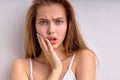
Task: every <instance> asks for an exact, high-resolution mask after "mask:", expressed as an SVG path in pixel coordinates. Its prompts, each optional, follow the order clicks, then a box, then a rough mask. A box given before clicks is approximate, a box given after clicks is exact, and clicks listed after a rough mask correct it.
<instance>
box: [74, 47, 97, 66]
mask: <svg viewBox="0 0 120 80" xmlns="http://www.w3.org/2000/svg"><path fill="white" fill-rule="evenodd" d="M95 62H96V55H95V53H94V52H93V51H92V50H90V49H82V50H78V51H77V52H76V56H75V63H76V67H80V65H83V66H85V65H86V64H88V63H91V64H90V65H94V64H95ZM78 64H79V65H78Z"/></svg>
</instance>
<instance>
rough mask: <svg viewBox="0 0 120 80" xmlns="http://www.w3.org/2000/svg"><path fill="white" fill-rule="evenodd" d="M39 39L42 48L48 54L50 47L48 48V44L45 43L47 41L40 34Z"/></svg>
mask: <svg viewBox="0 0 120 80" xmlns="http://www.w3.org/2000/svg"><path fill="white" fill-rule="evenodd" d="M37 38H38V40H39V43H40V46H41V48H42V50H43V52H44V53H48V47H47V44H46V42H45V40H44V39H43V37H42V36H41V35H39V34H37Z"/></svg>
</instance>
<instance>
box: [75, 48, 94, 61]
mask: <svg viewBox="0 0 120 80" xmlns="http://www.w3.org/2000/svg"><path fill="white" fill-rule="evenodd" d="M76 55H77V57H79V58H78V59H80V57H82V58H83V57H85V58H86V57H93V58H95V53H94V52H93V51H92V50H90V49H81V50H78V51H76Z"/></svg>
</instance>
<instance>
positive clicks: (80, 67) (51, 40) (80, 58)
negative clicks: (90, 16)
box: [12, 0, 96, 80]
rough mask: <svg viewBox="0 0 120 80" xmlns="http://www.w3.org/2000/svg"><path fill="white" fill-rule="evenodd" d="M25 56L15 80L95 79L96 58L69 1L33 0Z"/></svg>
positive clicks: (15, 71)
mask: <svg viewBox="0 0 120 80" xmlns="http://www.w3.org/2000/svg"><path fill="white" fill-rule="evenodd" d="M25 51H26V58H23V59H17V60H15V61H14V63H13V66H12V80H95V67H96V60H95V55H94V53H93V52H92V51H91V50H90V49H89V48H88V47H87V46H86V44H85V43H84V41H83V39H82V36H81V34H80V32H79V26H78V25H77V23H76V19H75V15H74V11H73V8H72V6H71V4H70V3H69V2H68V1H67V0H34V1H33V4H32V6H31V7H30V9H29V11H28V13H27V17H26V31H25Z"/></svg>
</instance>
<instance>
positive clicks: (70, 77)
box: [29, 54, 76, 80]
mask: <svg viewBox="0 0 120 80" xmlns="http://www.w3.org/2000/svg"><path fill="white" fill-rule="evenodd" d="M74 57H75V54H74V55H73V56H72V59H71V61H70V64H69V67H68V70H67V71H66V73H65V75H64V77H63V79H62V80H76V77H75V75H74V74H73V72H72V70H71V67H72V64H73V60H74ZM29 63H30V80H33V75H32V59H31V58H29Z"/></svg>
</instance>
